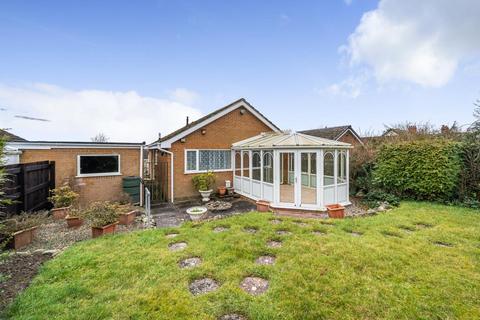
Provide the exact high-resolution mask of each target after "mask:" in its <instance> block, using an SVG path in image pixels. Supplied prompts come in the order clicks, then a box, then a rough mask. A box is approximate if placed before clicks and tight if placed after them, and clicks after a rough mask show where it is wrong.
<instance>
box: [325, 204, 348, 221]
mask: <svg viewBox="0 0 480 320" xmlns="http://www.w3.org/2000/svg"><path fill="white" fill-rule="evenodd" d="M327 210H328V217H329V218H332V219H343V218H344V217H345V207H344V206H342V205H340V204H338V203H337V204H329V205H327Z"/></svg>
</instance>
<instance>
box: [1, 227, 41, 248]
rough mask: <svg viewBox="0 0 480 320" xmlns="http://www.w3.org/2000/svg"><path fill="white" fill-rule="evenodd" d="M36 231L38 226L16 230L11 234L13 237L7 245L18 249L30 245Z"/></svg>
mask: <svg viewBox="0 0 480 320" xmlns="http://www.w3.org/2000/svg"><path fill="white" fill-rule="evenodd" d="M36 231H37V227H31V228H28V229H24V230H20V231H17V232H14V233H13V234H12V236H11V239H10V240H9V242H8V243H7V247H8V248H11V249H15V250H18V249H21V248H23V247H25V246H27V245H29V244H30V243H32V241H33V238H34V237H35V232H36Z"/></svg>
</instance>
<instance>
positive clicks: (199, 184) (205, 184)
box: [192, 171, 215, 191]
mask: <svg viewBox="0 0 480 320" xmlns="http://www.w3.org/2000/svg"><path fill="white" fill-rule="evenodd" d="M214 182H215V176H214V175H213V172H210V171H209V172H206V173H202V174H197V175H196V176H194V177H193V178H192V183H193V186H194V187H195V188H196V189H197V190H200V191H207V190H210V187H211V186H212V184H213V183H214Z"/></svg>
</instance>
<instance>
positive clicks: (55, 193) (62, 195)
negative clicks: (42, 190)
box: [48, 185, 78, 220]
mask: <svg viewBox="0 0 480 320" xmlns="http://www.w3.org/2000/svg"><path fill="white" fill-rule="evenodd" d="M51 192H52V195H51V196H50V197H49V198H48V200H49V201H50V202H52V203H53V209H52V210H51V213H52V215H53V217H54V218H55V219H57V220H58V219H64V218H65V217H66V216H67V214H68V210H69V209H70V207H71V206H72V204H73V202H75V200H77V199H78V193H76V192H74V191H73V190H72V189H71V188H70V187H69V186H68V185H66V186H62V187H59V188H55V189H53V190H52V191H51Z"/></svg>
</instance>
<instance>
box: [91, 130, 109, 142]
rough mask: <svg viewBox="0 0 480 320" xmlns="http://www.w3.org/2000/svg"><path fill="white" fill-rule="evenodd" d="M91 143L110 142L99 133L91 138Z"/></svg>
mask: <svg viewBox="0 0 480 320" xmlns="http://www.w3.org/2000/svg"><path fill="white" fill-rule="evenodd" d="M90 140H92V142H108V140H110V139H109V138H108V137H107V136H106V135H105V134H104V133H103V132H99V133H98V134H97V135H96V136H95V137H93V138H91V139H90Z"/></svg>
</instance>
